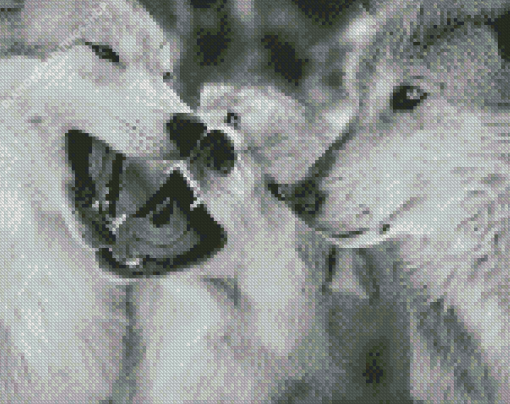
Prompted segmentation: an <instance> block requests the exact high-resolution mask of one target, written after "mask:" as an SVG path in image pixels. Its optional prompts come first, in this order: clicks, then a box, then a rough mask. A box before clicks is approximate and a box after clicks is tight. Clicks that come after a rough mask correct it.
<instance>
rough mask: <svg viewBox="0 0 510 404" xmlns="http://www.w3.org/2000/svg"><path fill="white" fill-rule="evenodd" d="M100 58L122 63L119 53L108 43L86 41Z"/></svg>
mask: <svg viewBox="0 0 510 404" xmlns="http://www.w3.org/2000/svg"><path fill="white" fill-rule="evenodd" d="M85 44H86V45H87V46H89V47H90V48H91V49H92V50H93V51H94V53H95V54H96V55H97V57H98V58H99V59H104V60H108V61H109V62H111V63H115V64H120V58H119V55H118V54H117V53H116V52H115V51H114V50H113V49H112V48H111V47H110V46H108V45H103V44H95V43H92V42H85Z"/></svg>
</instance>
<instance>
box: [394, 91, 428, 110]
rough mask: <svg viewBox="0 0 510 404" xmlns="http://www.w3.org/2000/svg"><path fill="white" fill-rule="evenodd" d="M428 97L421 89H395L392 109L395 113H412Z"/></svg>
mask: <svg viewBox="0 0 510 404" xmlns="http://www.w3.org/2000/svg"><path fill="white" fill-rule="evenodd" d="M427 95H428V94H427V93H426V92H425V91H423V90H422V89H421V88H420V87H415V86H406V85H403V86H398V87H395V89H394V91H393V94H392V96H391V109H392V110H393V111H394V112H400V111H403V112H405V111H412V110H413V109H415V108H416V107H417V106H418V105H420V103H421V102H422V101H423V100H424V99H425V98H427Z"/></svg>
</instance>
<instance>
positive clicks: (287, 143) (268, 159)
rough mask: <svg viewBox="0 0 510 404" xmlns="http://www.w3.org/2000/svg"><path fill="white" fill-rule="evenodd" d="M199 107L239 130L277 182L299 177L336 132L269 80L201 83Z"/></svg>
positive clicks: (208, 116)
mask: <svg viewBox="0 0 510 404" xmlns="http://www.w3.org/2000/svg"><path fill="white" fill-rule="evenodd" d="M198 113H199V115H201V116H203V117H204V120H205V121H206V122H211V123H213V124H215V125H229V126H235V128H236V129H237V130H239V131H241V132H242V133H243V135H244V137H245V139H246V143H247V145H246V147H248V148H250V149H251V150H253V154H254V155H255V156H257V157H258V158H259V159H260V161H261V163H262V169H263V171H264V173H265V174H268V175H270V176H271V177H273V178H274V179H275V181H276V182H277V183H285V184H290V183H295V182H297V181H299V180H300V179H302V178H303V177H304V176H305V175H306V173H307V171H308V169H309V168H310V166H311V165H312V164H313V163H314V162H315V161H316V160H317V159H319V158H320V157H321V156H322V155H323V153H324V152H325V151H326V150H327V149H328V148H329V146H330V145H331V143H332V142H333V141H334V140H335V139H336V138H337V137H338V135H339V134H338V133H337V131H336V130H335V128H334V125H333V124H332V123H330V122H328V120H327V119H325V118H323V117H320V118H313V117H311V116H309V115H310V114H307V112H306V109H305V107H304V105H302V104H300V103H299V102H298V101H296V100H294V99H293V98H291V97H289V96H287V95H285V94H283V93H282V92H280V91H278V90H277V89H275V88H274V87H270V86H265V87H256V86H253V87H249V86H245V87H236V86H233V85H221V84H209V85H205V86H204V87H203V88H202V92H201V97H200V107H199V109H198Z"/></svg>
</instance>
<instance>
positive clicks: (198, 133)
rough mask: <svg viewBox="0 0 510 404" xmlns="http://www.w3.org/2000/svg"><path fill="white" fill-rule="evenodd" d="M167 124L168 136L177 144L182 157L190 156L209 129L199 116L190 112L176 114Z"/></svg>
mask: <svg viewBox="0 0 510 404" xmlns="http://www.w3.org/2000/svg"><path fill="white" fill-rule="evenodd" d="M166 126H167V130H168V136H169V137H170V140H172V141H173V142H175V144H176V145H177V148H178V149H179V152H180V154H181V157H182V158H188V157H189V156H190V154H191V151H192V150H193V149H194V148H195V147H196V146H197V144H198V142H199V140H200V138H201V137H202V136H203V135H205V133H206V131H207V127H206V126H205V125H204V124H203V123H202V122H200V120H199V119H198V118H196V117H194V116H193V115H189V114H175V115H174V116H173V117H172V119H170V120H169V121H168V122H167V125H166Z"/></svg>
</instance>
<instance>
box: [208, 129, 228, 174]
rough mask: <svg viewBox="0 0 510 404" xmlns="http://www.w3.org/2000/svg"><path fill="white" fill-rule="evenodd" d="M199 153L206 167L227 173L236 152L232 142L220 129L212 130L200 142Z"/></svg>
mask: <svg viewBox="0 0 510 404" xmlns="http://www.w3.org/2000/svg"><path fill="white" fill-rule="evenodd" d="M200 153H203V155H204V157H205V164H206V166H207V167H209V168H212V169H214V170H216V171H219V172H221V173H223V174H228V173H229V172H230V171H232V169H233V168H234V164H235V160H236V153H235V148H234V143H233V142H232V140H230V138H229V137H228V136H227V135H226V134H225V133H224V132H222V131H221V130H212V131H210V132H209V133H208V135H207V137H206V138H205V139H203V140H202V141H201V142H200Z"/></svg>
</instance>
